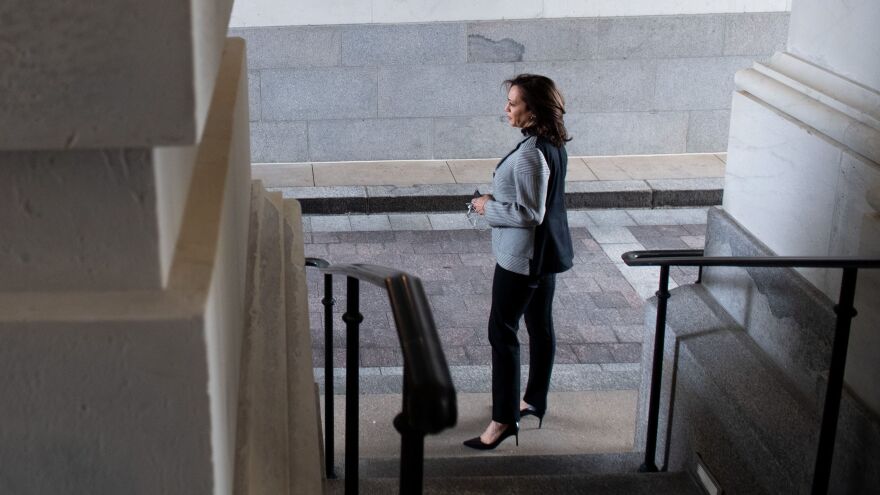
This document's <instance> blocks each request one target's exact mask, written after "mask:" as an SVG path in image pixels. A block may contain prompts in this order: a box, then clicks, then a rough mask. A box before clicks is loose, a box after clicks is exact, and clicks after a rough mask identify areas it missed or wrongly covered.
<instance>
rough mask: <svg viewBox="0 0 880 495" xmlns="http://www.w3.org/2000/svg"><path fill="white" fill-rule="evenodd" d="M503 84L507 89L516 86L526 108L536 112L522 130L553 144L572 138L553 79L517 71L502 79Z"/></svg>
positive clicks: (562, 143)
mask: <svg viewBox="0 0 880 495" xmlns="http://www.w3.org/2000/svg"><path fill="white" fill-rule="evenodd" d="M504 86H505V87H506V88H507V89H508V90H510V88H511V87H512V86H516V87H517V88H519V90H520V92H521V93H522V99H523V102H524V103H525V104H526V109H528V110H530V111H531V112H532V114H533V115H534V116H535V122H534V124H532V125H530V126H528V127H524V128H523V129H522V133H523V134H525V135H527V136H538V137H542V138H544V139H546V140H548V141H550V142H551V143H553V145H554V146H562V145H564V144H565V143H566V142H568V141H571V136H569V135H568V131H567V130H566V129H565V122H563V119H562V116H563V115H564V114H565V99H564V98H563V97H562V93H560V92H559V90H558V89H556V84H554V83H553V80H552V79H550V78H549V77H545V76H539V75H536V74H520V75H518V76H515V77H514V78H513V79H508V80H506V81H504Z"/></svg>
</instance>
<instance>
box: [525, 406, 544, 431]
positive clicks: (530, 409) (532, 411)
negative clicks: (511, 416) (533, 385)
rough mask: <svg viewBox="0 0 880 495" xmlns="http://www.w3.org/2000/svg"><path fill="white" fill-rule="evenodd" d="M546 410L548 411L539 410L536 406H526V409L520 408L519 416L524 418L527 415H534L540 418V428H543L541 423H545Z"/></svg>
mask: <svg viewBox="0 0 880 495" xmlns="http://www.w3.org/2000/svg"><path fill="white" fill-rule="evenodd" d="M545 412H546V411H540V412H539V411H538V410H537V409H535V408H534V407H527V408H525V409H520V410H519V417H520V419H522V418H524V417H526V416H534V417H536V418H538V429H539V430H540V429H541V425H543V424H544V413H545Z"/></svg>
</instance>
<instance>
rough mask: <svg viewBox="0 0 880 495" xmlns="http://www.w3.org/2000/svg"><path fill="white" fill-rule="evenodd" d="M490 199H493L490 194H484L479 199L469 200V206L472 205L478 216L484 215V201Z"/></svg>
mask: <svg viewBox="0 0 880 495" xmlns="http://www.w3.org/2000/svg"><path fill="white" fill-rule="evenodd" d="M490 199H495V198H493V197H492V195H491V194H484V195H482V196H480V197H479V198H474V199H472V200H471V204H472V205H474V211H476V212H477V213H479V214H480V215H485V214H486V201H489V200H490Z"/></svg>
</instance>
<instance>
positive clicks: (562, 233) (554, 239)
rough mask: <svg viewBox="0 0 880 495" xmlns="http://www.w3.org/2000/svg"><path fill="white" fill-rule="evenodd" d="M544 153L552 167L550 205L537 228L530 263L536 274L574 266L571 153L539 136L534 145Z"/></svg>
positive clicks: (533, 273) (548, 195)
mask: <svg viewBox="0 0 880 495" xmlns="http://www.w3.org/2000/svg"><path fill="white" fill-rule="evenodd" d="M535 147H536V148H538V150H540V151H541V153H542V154H543V155H544V159H545V160H546V161H547V166H548V167H549V168H550V183H549V184H548V185H547V203H546V205H547V209H546V213H545V215H544V221H543V222H541V225H539V226H538V227H536V229H535V250H534V254H533V255H532V260H531V262H530V265H529V272H530V274H531V275H533V276H540V275H546V274H548V273H560V272H564V271H566V270H568V269H569V268H571V267H572V259H573V258H574V250H573V249H572V246H571V232H570V231H569V229H568V212H567V211H566V209H565V174H566V171H567V168H568V153H566V151H565V147H564V146H560V147H557V146H554V145H553V144H552V143H550V142H549V141H547V140H546V139H544V138H542V137H539V138H538V141H537V143H536V145H535Z"/></svg>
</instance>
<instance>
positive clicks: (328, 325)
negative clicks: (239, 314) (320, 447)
mask: <svg viewBox="0 0 880 495" xmlns="http://www.w3.org/2000/svg"><path fill="white" fill-rule="evenodd" d="M321 304H323V305H324V471H325V473H326V476H327V479H330V480H333V479H336V469H335V467H334V466H333V463H334V457H335V443H334V442H335V441H336V439H335V435H334V431H333V430H334V420H333V415H334V411H333V306H334V305H335V304H336V299H334V298H333V275H331V274H329V273H325V274H324V298H323V299H321Z"/></svg>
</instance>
